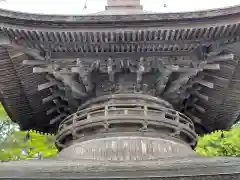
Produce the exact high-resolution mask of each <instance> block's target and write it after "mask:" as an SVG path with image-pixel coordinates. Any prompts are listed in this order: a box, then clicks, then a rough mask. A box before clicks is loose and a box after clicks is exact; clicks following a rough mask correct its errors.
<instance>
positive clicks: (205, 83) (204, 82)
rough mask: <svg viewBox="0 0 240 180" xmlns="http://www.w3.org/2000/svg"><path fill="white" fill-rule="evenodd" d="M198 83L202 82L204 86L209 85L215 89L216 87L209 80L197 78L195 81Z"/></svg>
mask: <svg viewBox="0 0 240 180" xmlns="http://www.w3.org/2000/svg"><path fill="white" fill-rule="evenodd" d="M195 82H196V83H198V84H201V85H202V86H205V87H208V88H211V89H213V88H214V83H211V82H208V81H204V80H197V81H195Z"/></svg>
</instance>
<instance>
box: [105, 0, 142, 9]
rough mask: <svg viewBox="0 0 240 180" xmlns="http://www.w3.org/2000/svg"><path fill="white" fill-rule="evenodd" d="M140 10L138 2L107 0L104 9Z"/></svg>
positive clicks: (131, 0)
mask: <svg viewBox="0 0 240 180" xmlns="http://www.w3.org/2000/svg"><path fill="white" fill-rule="evenodd" d="M119 8H120V9H122V8H130V9H142V6H141V4H140V0H107V6H106V9H107V10H108V9H119Z"/></svg>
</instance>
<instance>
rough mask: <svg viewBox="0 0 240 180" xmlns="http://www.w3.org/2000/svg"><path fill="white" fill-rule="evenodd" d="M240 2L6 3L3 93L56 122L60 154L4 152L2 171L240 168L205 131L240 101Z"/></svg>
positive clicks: (70, 174)
mask: <svg viewBox="0 0 240 180" xmlns="http://www.w3.org/2000/svg"><path fill="white" fill-rule="evenodd" d="M239 48H240V7H238V6H235V7H230V8H225V9H216V10H208V11H197V12H186V13H166V14H159V13H152V12H145V11H143V7H142V6H141V5H140V0H108V5H107V6H106V10H105V11H104V12H100V13H96V14H92V15H84V16H60V15H39V14H27V13H20V12H12V11H7V10H0V95H1V102H2V104H3V106H4V108H5V109H6V111H7V113H8V115H9V116H10V117H11V119H12V120H13V121H14V122H16V123H18V124H19V125H20V127H21V129H22V130H29V129H34V130H37V131H38V132H44V133H48V132H50V133H55V134H56V146H57V147H58V149H59V151H60V153H59V156H58V157H57V158H56V159H50V160H41V161H38V160H37V161H35V160H34V161H24V162H22V161H20V162H8V163H3V164H0V177H3V178H5V179H26V178H30V179H40V178H44V179H51V178H52V179H54V178H55V179H99V178H100V179H174V180H175V179H186V180H187V179H189V180H190V179H196V180H197V179H198V180H200V179H201V180H205V179H209V178H211V179H214V180H215V179H216V180H217V179H224V180H226V179H229V180H230V179H231V180H234V179H236V180H237V179H240V175H239V174H240V159H238V158H225V157H221V158H220V157H216V158H206V157H199V156H197V155H196V154H195V152H194V151H193V148H194V147H195V145H196V141H197V134H199V135H202V134H205V133H209V132H212V131H214V130H221V129H229V128H230V127H231V126H232V125H233V124H234V123H235V122H236V121H238V120H239V112H240V63H239V60H240V58H239V57H240V51H239Z"/></svg>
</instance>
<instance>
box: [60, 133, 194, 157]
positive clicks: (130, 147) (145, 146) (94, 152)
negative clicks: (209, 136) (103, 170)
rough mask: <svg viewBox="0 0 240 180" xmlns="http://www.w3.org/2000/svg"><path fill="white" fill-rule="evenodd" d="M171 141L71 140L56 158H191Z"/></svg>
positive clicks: (181, 145) (188, 151) (191, 153)
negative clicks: (68, 145) (71, 143)
mask: <svg viewBox="0 0 240 180" xmlns="http://www.w3.org/2000/svg"><path fill="white" fill-rule="evenodd" d="M177 140H178V139H176V140H175V141H174V138H171V139H170V138H169V139H163V138H159V137H146V136H145V137H142V136H121V137H119V136H118V137H106V138H98V139H92V140H88V141H83V142H78V141H74V142H73V145H71V146H70V147H68V148H65V149H63V150H62V151H61V152H60V154H59V158H64V159H73V160H96V161H126V162H132V161H146V160H157V159H159V158H167V157H171V158H172V157H187V156H194V155H195V152H194V151H193V150H192V148H191V147H190V146H189V145H188V144H185V143H184V142H181V141H180V140H178V141H177Z"/></svg>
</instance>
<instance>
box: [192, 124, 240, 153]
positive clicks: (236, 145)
mask: <svg viewBox="0 0 240 180" xmlns="http://www.w3.org/2000/svg"><path fill="white" fill-rule="evenodd" d="M239 140H240V126H233V127H232V129H231V130H229V131H215V132H213V133H211V134H208V135H205V136H203V137H199V140H198V144H197V147H196V152H197V153H198V154H200V155H203V156H235V157H240V141H239Z"/></svg>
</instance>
